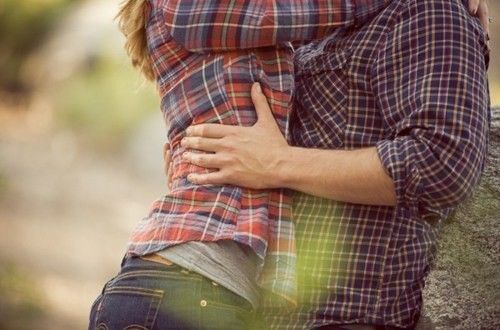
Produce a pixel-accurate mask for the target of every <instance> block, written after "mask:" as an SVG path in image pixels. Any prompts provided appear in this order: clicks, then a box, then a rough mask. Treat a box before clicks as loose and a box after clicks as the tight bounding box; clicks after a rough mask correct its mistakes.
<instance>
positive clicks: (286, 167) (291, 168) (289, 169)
mask: <svg viewBox="0 0 500 330" xmlns="http://www.w3.org/2000/svg"><path fill="white" fill-rule="evenodd" d="M299 151H300V148H297V147H292V146H288V145H287V146H286V147H283V148H281V149H280V150H277V152H276V153H275V162H274V168H273V170H272V171H271V173H270V176H269V180H270V181H269V182H270V183H271V184H272V186H273V187H276V188H291V187H292V186H293V181H294V179H295V178H296V176H297V173H295V170H296V169H297V164H295V161H294V160H296V159H298V156H297V153H298V152H299Z"/></svg>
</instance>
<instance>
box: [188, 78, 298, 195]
mask: <svg viewBox="0 0 500 330" xmlns="http://www.w3.org/2000/svg"><path fill="white" fill-rule="evenodd" d="M252 99H253V102H254V105H255V110H256V112H257V116H258V121H257V123H256V124H255V125H253V126H252V127H241V126H226V125H219V124H201V125H196V126H191V127H189V128H188V130H187V132H186V133H187V136H186V137H185V138H184V139H183V140H182V142H181V144H182V146H184V147H186V148H187V149H196V150H202V151H206V152H211V153H209V154H207V153H204V154H203V153H192V152H185V153H184V154H183V156H182V157H183V160H184V161H187V162H190V163H192V164H195V165H198V166H202V167H205V168H211V169H218V171H216V172H212V173H208V174H190V175H189V176H188V180H190V181H191V182H193V183H196V184H232V185H238V186H243V187H247V188H254V189H264V188H277V187H279V184H280V183H279V180H278V179H277V178H278V176H279V174H280V173H279V170H280V166H279V159H280V157H278V156H279V155H283V154H286V152H287V150H288V148H290V147H289V146H288V143H287V142H286V139H285V138H284V137H283V135H282V133H281V131H280V129H279V127H278V125H277V123H276V121H275V119H274V117H273V115H272V113H271V109H270V107H269V104H268V103H267V99H266V97H265V95H264V94H263V93H262V90H261V87H260V85H259V84H258V83H255V84H254V85H253V86H252Z"/></svg>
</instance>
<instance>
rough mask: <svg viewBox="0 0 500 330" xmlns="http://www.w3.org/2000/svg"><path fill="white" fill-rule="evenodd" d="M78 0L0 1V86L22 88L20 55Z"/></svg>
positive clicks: (34, 45) (38, 42)
mask: <svg viewBox="0 0 500 330" xmlns="http://www.w3.org/2000/svg"><path fill="white" fill-rule="evenodd" d="M77 1H78V0H1V1H0V89H3V90H7V91H14V92H16V91H25V90H26V89H27V88H28V87H29V84H27V82H25V81H22V78H21V76H20V72H19V71H20V70H21V67H22V64H23V61H24V59H25V58H26V56H27V55H29V54H30V53H31V52H32V51H33V50H35V49H36V48H38V47H39V46H41V45H42V44H43V41H44V40H45V37H46V36H47V35H48V33H49V32H50V30H51V29H52V28H53V26H54V24H55V23H56V22H57V21H58V18H60V17H62V15H63V14H64V12H65V10H66V9H67V8H68V7H69V5H70V4H72V3H74V2H77Z"/></svg>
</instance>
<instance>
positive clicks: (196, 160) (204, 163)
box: [182, 152, 226, 169]
mask: <svg viewBox="0 0 500 330" xmlns="http://www.w3.org/2000/svg"><path fill="white" fill-rule="evenodd" d="M182 160H184V161H186V162H189V163H191V164H193V165H197V166H201V167H204V168H209V169H218V168H220V167H221V166H222V165H224V164H225V163H226V162H225V161H224V159H223V156H221V155H220V154H196V153H192V152H185V153H183V154H182Z"/></svg>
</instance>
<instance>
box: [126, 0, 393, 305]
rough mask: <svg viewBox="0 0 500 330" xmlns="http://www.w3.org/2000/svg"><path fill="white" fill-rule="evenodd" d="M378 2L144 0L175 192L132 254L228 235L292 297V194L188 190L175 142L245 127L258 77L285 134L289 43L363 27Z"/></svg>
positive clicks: (142, 231) (187, 169)
mask: <svg viewBox="0 0 500 330" xmlns="http://www.w3.org/2000/svg"><path fill="white" fill-rule="evenodd" d="M384 2H385V1H382V0H379V1H375V0H372V1H367V0H364V1H360V0H358V1H340V0H322V1H319V0H302V1H289V0H286V1H285V0H282V1H280V0H275V1H263V0H261V1H234V0H219V1H215V0H214V1H207V0H191V1H189V0H182V1H180V0H154V1H153V0H151V1H150V11H149V13H148V16H149V17H148V23H147V38H148V46H149V50H150V54H151V58H152V61H153V66H154V70H155V73H156V76H157V85H158V89H159V92H160V95H161V98H162V102H161V109H162V111H163V113H164V116H165V120H166V122H167V125H168V126H169V129H168V136H169V140H170V143H171V148H172V150H171V151H172V155H173V168H174V173H173V189H172V191H171V193H170V194H169V195H166V196H164V197H163V198H161V199H159V200H157V201H156V202H155V203H154V204H153V207H152V210H151V212H150V214H149V216H147V217H146V218H144V219H143V220H142V221H141V222H140V223H139V224H138V226H137V228H136V230H135V231H134V233H133V235H132V237H131V240H130V242H129V246H128V253H129V254H130V255H146V254H149V253H153V252H157V251H159V250H162V249H164V248H166V247H169V246H172V245H175V244H179V243H183V242H187V241H217V240H223V239H231V240H234V241H236V242H239V243H241V244H245V245H248V246H249V247H251V248H252V249H253V251H255V253H256V254H257V255H258V256H259V257H260V258H261V259H262V261H263V262H262V266H263V268H262V272H261V276H260V280H259V284H260V285H261V286H262V287H264V288H267V289H269V290H271V291H272V292H274V293H276V294H278V295H280V296H282V297H285V298H288V300H292V301H293V297H294V295H295V290H296V288H295V286H296V285H295V244H294V229H293V223H292V219H291V208H290V204H291V200H290V194H289V193H288V192H287V191H285V190H283V189H276V190H251V189H243V188H240V187H235V186H229V185H225V186H215V185H195V184H192V183H190V182H189V181H187V179H186V176H187V175H188V174H189V173H194V172H203V171H206V170H204V169H202V168H199V167H197V166H194V165H191V164H187V163H185V162H182V160H181V157H180V155H181V154H182V153H183V152H184V151H185V150H184V148H183V147H181V145H180V140H181V139H182V137H183V136H184V131H185V129H186V128H187V127H188V126H189V125H191V124H199V123H222V124H229V125H241V126H250V125H252V124H254V123H255V121H256V119H257V118H256V114H255V111H254V107H253V104H252V102H251V97H250V87H251V85H252V84H253V83H254V82H256V81H258V82H260V83H261V85H262V87H263V91H264V94H265V95H266V96H267V97H268V100H269V103H270V105H271V108H272V112H273V114H274V116H275V118H276V120H277V122H278V124H279V126H280V128H281V130H282V132H283V133H285V130H286V126H287V119H288V113H289V104H290V99H291V91H292V88H293V81H294V78H293V62H292V59H291V58H292V48H291V46H290V45H289V44H288V42H289V41H301V40H302V41H304V40H312V39H316V38H319V37H321V36H325V35H327V34H329V33H331V32H332V31H333V29H334V28H336V27H339V26H342V27H347V26H354V25H356V24H359V23H363V22H365V21H366V20H367V19H369V18H370V17H371V16H373V14H375V13H377V12H378V11H380V10H381V9H382V8H383V6H384Z"/></svg>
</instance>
